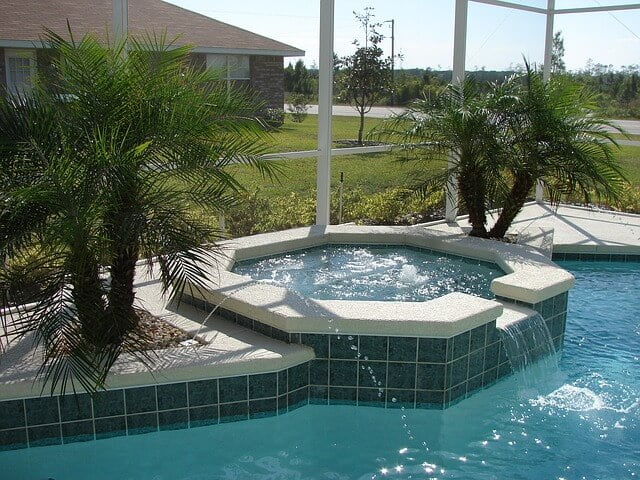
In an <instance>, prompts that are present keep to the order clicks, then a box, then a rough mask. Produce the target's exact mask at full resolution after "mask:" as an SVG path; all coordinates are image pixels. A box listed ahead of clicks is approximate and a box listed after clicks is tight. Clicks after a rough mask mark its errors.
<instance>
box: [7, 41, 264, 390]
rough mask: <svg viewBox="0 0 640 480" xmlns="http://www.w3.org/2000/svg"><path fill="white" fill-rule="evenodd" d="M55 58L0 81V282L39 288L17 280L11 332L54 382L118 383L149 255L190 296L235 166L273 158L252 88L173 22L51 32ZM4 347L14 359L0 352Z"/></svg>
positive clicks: (58, 386)
mask: <svg viewBox="0 0 640 480" xmlns="http://www.w3.org/2000/svg"><path fill="white" fill-rule="evenodd" d="M46 41H47V42H48V44H49V45H50V47H51V50H50V53H51V55H50V58H51V59H52V68H51V69H50V71H51V72H52V74H51V76H50V78H47V79H46V81H44V79H42V78H38V79H36V81H35V84H34V87H33V90H32V92H31V94H30V95H29V96H24V97H16V96H12V95H10V94H8V93H7V92H4V93H5V95H0V162H1V168H0V185H1V186H2V187H1V189H0V201H1V207H0V255H2V258H3V263H2V265H3V267H2V268H0V285H14V284H15V282H12V281H11V280H12V279H11V276H12V275H13V274H14V272H15V271H16V269H15V268H13V269H10V268H4V267H5V266H6V265H10V264H15V263H19V264H20V269H19V271H20V274H21V275H23V276H27V277H28V278H30V279H31V280H32V281H33V282H36V284H37V285H36V286H35V288H33V289H32V290H35V291H36V292H38V293H37V295H35V298H34V295H30V296H29V297H26V296H24V295H22V296H21V295H20V292H17V293H16V292H12V296H11V298H10V299H9V298H8V297H7V291H6V290H3V291H2V294H3V296H4V297H5V301H4V302H3V304H5V305H6V304H7V303H8V302H10V303H12V304H16V305H19V304H21V303H23V302H24V301H32V302H35V305H34V306H33V308H31V309H30V310H29V311H23V312H22V313H23V314H22V315H20V316H19V317H17V316H12V315H11V314H9V313H8V312H7V311H6V310H2V313H1V314H0V315H1V320H2V327H3V328H4V330H5V332H6V333H7V336H6V339H12V340H19V339H21V338H24V337H25V336H27V335H29V336H32V338H33V340H34V343H35V345H36V346H37V347H38V348H40V349H41V350H42V354H43V357H42V367H41V370H40V374H41V376H42V378H43V380H46V381H48V382H49V385H50V388H51V391H52V392H53V391H56V390H62V391H65V390H67V389H68V388H69V387H72V388H73V389H74V390H75V388H76V384H79V385H80V386H82V387H83V388H85V389H87V390H89V391H92V390H95V389H98V388H101V387H103V386H104V382H105V379H106V377H107V374H108V373H109V371H110V369H111V367H112V366H113V364H114V362H115V361H116V359H117V358H118V357H119V356H120V355H121V354H122V353H123V352H130V353H132V354H134V355H137V356H139V357H141V358H142V359H143V360H144V361H145V362H151V361H152V359H151V358H150V357H148V356H145V355H144V354H142V353H140V352H139V351H137V346H138V343H137V342H139V341H140V337H139V335H133V333H134V331H135V330H136V328H137V326H138V322H139V314H138V310H137V309H138V307H137V306H136V293H135V289H134V279H135V277H136V273H137V272H138V271H139V269H140V268H142V267H141V266H138V265H137V264H138V261H139V260H141V259H146V262H145V264H146V266H147V267H148V268H153V269H154V271H155V272H156V274H157V275H158V276H159V278H160V280H161V282H162V287H163V291H164V292H165V293H167V294H169V295H173V296H176V297H180V295H181V294H182V293H183V292H184V291H185V289H186V288H191V287H188V286H187V285H194V286H195V288H199V287H201V286H202V285H204V283H205V282H206V281H207V279H208V277H209V275H210V274H209V271H212V272H215V268H213V267H214V266H215V264H216V256H217V255H219V254H220V252H219V251H218V250H217V249H216V246H215V245H213V244H203V240H204V239H211V238H217V237H218V236H219V232H217V231H216V229H215V228H214V227H212V226H211V225H212V223H211V222H206V221H203V220H202V219H201V218H197V217H196V216H194V215H193V211H194V207H197V209H198V210H199V211H200V212H208V213H209V214H210V216H211V217H212V218H217V216H218V214H219V213H220V212H224V211H225V210H226V209H227V208H228V207H229V205H231V204H232V203H233V202H234V197H235V194H236V192H238V191H239V190H240V185H239V184H238V182H237V181H236V180H235V179H234V178H233V177H232V176H230V175H229V173H228V172H227V170H226V169H225V167H226V166H228V165H229V164H231V163H238V162H239V163H246V164H249V165H253V166H255V167H257V168H258V169H260V171H261V172H263V173H265V174H269V173H270V172H271V170H270V169H271V167H270V166H269V165H268V164H263V163H262V162H261V161H260V160H259V155H260V154H261V153H262V151H263V147H264V142H263V136H264V129H263V128H262V126H261V124H260V122H259V121H258V120H256V119H255V115H254V113H255V112H257V111H259V109H260V106H259V105H256V104H255V102H253V101H252V100H251V99H250V98H247V97H244V96H241V95H240V94H237V93H235V92H233V91H232V92H231V93H229V92H227V89H226V87H225V86H224V85H223V84H222V83H221V82H218V81H217V76H216V75H217V74H216V73H215V72H212V71H198V70H196V69H194V68H193V67H192V66H191V64H190V61H189V52H190V50H189V48H187V47H181V46H177V45H173V44H171V43H167V42H165V41H164V38H156V37H150V38H146V39H144V40H136V39H133V38H131V39H129V40H128V42H127V44H126V46H125V44H117V45H104V44H103V43H101V42H100V41H99V40H97V39H96V38H94V37H93V36H86V37H84V38H82V39H81V40H74V39H73V37H71V40H68V39H66V38H64V37H62V36H59V35H56V34H54V33H52V32H49V33H48V34H47V37H46ZM0 361H1V359H0Z"/></svg>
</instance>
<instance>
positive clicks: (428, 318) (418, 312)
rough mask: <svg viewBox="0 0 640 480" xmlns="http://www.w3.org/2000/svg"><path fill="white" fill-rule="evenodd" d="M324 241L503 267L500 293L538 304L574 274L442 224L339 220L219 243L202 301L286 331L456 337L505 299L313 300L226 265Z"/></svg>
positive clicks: (495, 285)
mask: <svg viewBox="0 0 640 480" xmlns="http://www.w3.org/2000/svg"><path fill="white" fill-rule="evenodd" d="M323 244H385V245H386V244H390V245H408V246H414V247H422V248H428V249H433V250H438V251H443V252H447V253H452V254H456V255H461V256H466V257H471V258H475V259H479V260H484V261H488V262H494V263H496V264H497V265H498V266H500V267H501V268H502V269H503V270H504V271H505V272H507V274H506V275H504V276H502V277H499V278H496V279H494V280H493V281H492V284H491V290H492V291H493V292H494V293H495V294H496V295H498V296H501V297H506V298H510V299H514V300H520V301H523V302H527V303H531V304H536V303H538V302H541V301H543V300H546V299H547V298H551V297H554V296H556V295H558V294H560V293H563V292H565V291H567V290H569V289H570V288H571V287H572V286H573V284H574V282H575V279H574V277H573V275H572V274H570V273H569V272H567V271H565V270H563V269H561V268H560V267H558V266H557V265H556V264H554V263H553V262H552V261H550V260H549V259H548V258H546V257H545V256H544V255H543V254H541V253H540V252H538V251H536V250H535V249H532V248H529V247H525V246H521V245H512V244H507V243H502V242H497V241H493V240H484V239H479V238H470V237H467V236H465V235H463V234H461V233H459V232H458V231H455V230H452V231H446V230H443V229H442V228H439V229H430V228H419V229H417V228H413V227H377V226H355V225H337V226H328V227H317V226H314V227H305V228H297V229H293V230H286V231H281V232H273V233H266V234H260V235H254V236H250V237H243V238H238V239H234V240H230V241H226V242H222V244H221V246H222V247H223V249H224V250H225V252H226V254H227V255H228V260H227V261H226V262H225V264H224V265H223V266H222V267H223V268H221V269H220V270H219V271H217V272H211V273H212V275H211V277H212V280H211V281H210V282H209V283H208V284H207V287H206V288H207V292H203V294H202V295H200V296H201V298H204V299H206V300H208V301H209V302H210V303H212V304H221V305H222V306H224V307H225V308H228V309H230V310H232V311H234V312H236V313H239V314H241V315H245V316H247V317H250V318H252V319H256V320H258V321H260V322H263V323H265V324H267V325H271V326H272V327H276V328H279V329H281V330H284V331H287V332H301V333H332V332H335V331H338V332H341V333H345V334H378V335H397V336H403V335H413V336H429V337H452V336H455V335H457V334H459V333H463V332H465V331H467V330H470V329H472V328H475V327H477V326H480V325H483V324H485V323H488V322H490V321H492V320H495V319H496V318H497V317H499V316H500V315H501V314H502V311H503V305H502V304H501V303H500V302H496V301H493V300H487V299H483V298H479V297H475V296H472V295H467V294H464V293H451V294H448V295H445V296H442V297H439V298H436V299H433V300H429V301H425V302H376V301H349V300H315V299H309V298H304V297H302V296H300V295H299V294H295V293H293V292H291V291H289V290H287V289H285V288H282V287H278V286H274V285H270V284H266V283H260V282H255V281H253V280H252V279H251V278H250V277H247V276H242V275H237V274H235V273H232V272H230V271H229V270H230V269H231V268H232V267H233V264H234V262H235V261H239V260H246V259H251V258H257V257H263V256H268V255H274V254H280V253H284V252H288V251H292V250H299V249H304V248H309V247H313V246H318V245H323Z"/></svg>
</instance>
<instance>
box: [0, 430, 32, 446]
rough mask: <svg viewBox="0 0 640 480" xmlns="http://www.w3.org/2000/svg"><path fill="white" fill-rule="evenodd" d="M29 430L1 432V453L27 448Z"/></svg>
mask: <svg viewBox="0 0 640 480" xmlns="http://www.w3.org/2000/svg"><path fill="white" fill-rule="evenodd" d="M27 446H28V445H27V429H26V428H16V429H13V430H0V452H1V451H6V450H17V449H20V448H26V447H27Z"/></svg>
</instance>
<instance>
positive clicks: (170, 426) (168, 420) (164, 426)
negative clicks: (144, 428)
mask: <svg viewBox="0 0 640 480" xmlns="http://www.w3.org/2000/svg"><path fill="white" fill-rule="evenodd" d="M158 427H159V429H160V430H161V431H164V430H182V429H185V428H188V427H189V412H188V410H187V409H186V408H181V409H179V410H166V411H164V412H158Z"/></svg>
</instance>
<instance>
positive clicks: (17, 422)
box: [0, 400, 25, 430]
mask: <svg viewBox="0 0 640 480" xmlns="http://www.w3.org/2000/svg"><path fill="white" fill-rule="evenodd" d="M24 426H25V423H24V401H23V400H9V401H6V402H0V430H4V429H7V428H16V427H24Z"/></svg>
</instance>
